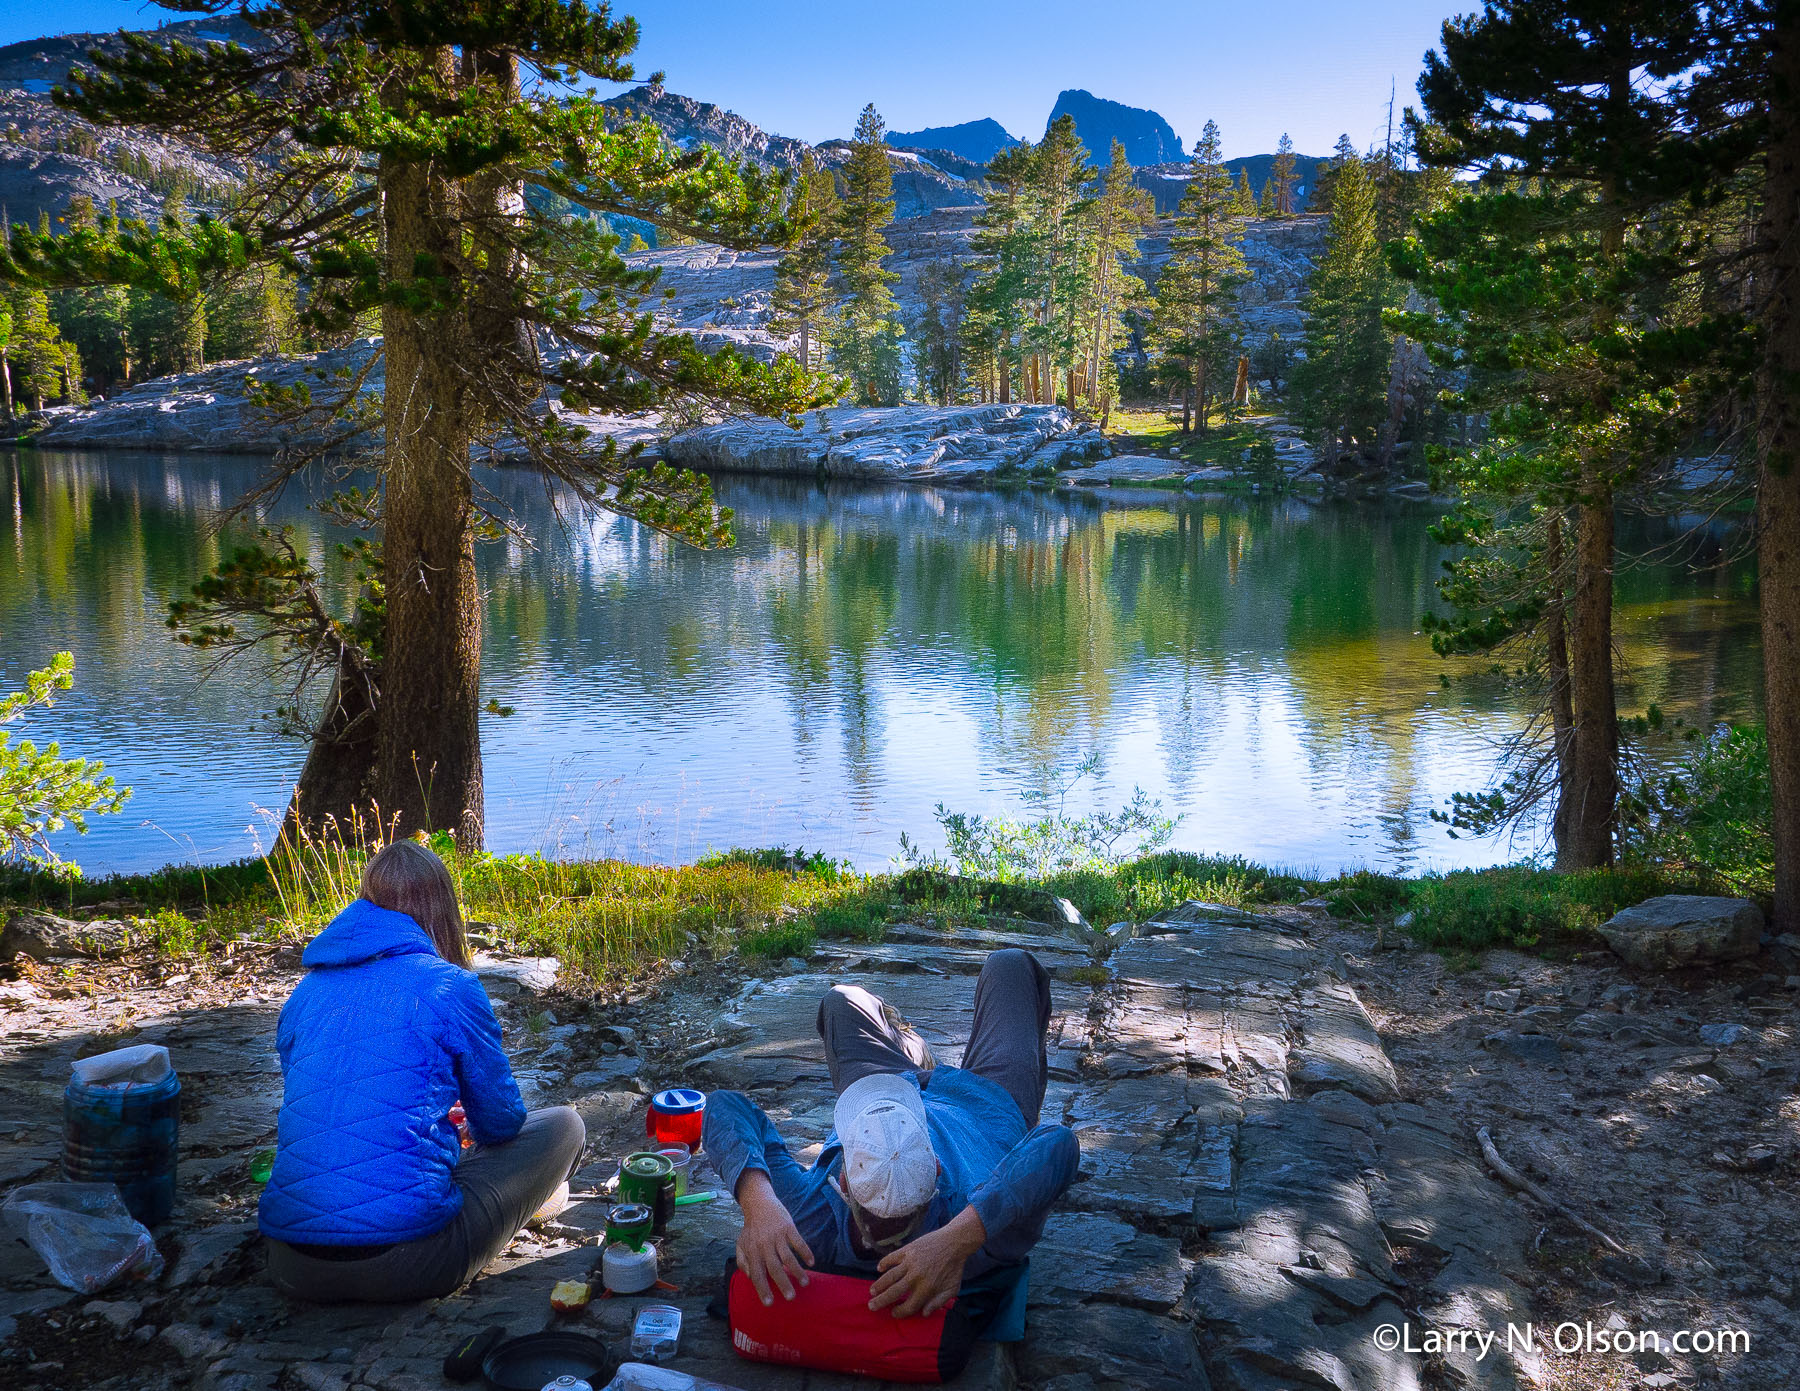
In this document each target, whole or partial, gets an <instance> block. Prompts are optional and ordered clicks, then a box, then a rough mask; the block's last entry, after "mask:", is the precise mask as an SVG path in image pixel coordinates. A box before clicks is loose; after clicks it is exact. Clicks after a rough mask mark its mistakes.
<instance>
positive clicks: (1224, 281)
mask: <svg viewBox="0 0 1800 1391" xmlns="http://www.w3.org/2000/svg"><path fill="white" fill-rule="evenodd" d="M1220 157H1221V149H1220V142H1219V127H1218V125H1217V124H1216V123H1215V122H1213V121H1208V122H1207V123H1206V128H1205V129H1204V130H1203V131H1202V132H1201V135H1200V139H1199V141H1198V142H1197V143H1196V144H1195V146H1194V153H1193V157H1192V158H1191V159H1190V160H1189V161H1188V181H1187V188H1186V189H1185V190H1184V191H1183V193H1182V195H1181V202H1180V204H1179V205H1178V206H1177V207H1176V210H1175V227H1174V232H1173V234H1172V235H1171V236H1170V238H1169V262H1168V264H1167V265H1166V266H1164V267H1163V271H1162V274H1161V275H1160V276H1158V277H1157V281H1156V308H1155V318H1154V324H1153V330H1152V332H1153V339H1154V341H1155V343H1156V344H1157V346H1158V348H1159V349H1160V351H1161V353H1162V355H1163V357H1164V358H1165V359H1166V360H1168V361H1170V362H1172V363H1174V364H1176V365H1177V367H1178V370H1179V380H1180V382H1181V383H1182V404H1181V429H1182V433H1183V434H1189V433H1192V431H1193V429H1194V422H1195V416H1196V414H1197V415H1198V421H1199V425H1200V428H1202V429H1204V428H1205V427H1206V422H1207V416H1208V400H1209V397H1210V396H1211V393H1212V390H1213V386H1214V384H1215V382H1216V380H1217V378H1218V376H1219V372H1220V369H1221V367H1222V363H1223V359H1224V358H1225V356H1226V354H1227V353H1228V352H1229V351H1230V350H1231V347H1232V344H1233V343H1234V341H1235V339H1236V336H1237V330H1238V310H1237V292H1238V289H1239V287H1240V286H1242V285H1243V284H1244V282H1245V281H1246V280H1248V279H1249V272H1248V270H1247V268H1246V267H1245V264H1244V254H1243V252H1242V251H1240V250H1239V249H1238V242H1239V240H1240V239H1241V238H1242V236H1243V225H1242V223H1240V222H1239V221H1238V219H1237V217H1236V216H1235V215H1234V214H1233V212H1232V192H1231V176H1230V175H1229V174H1227V173H1226V172H1225V166H1224V165H1223V164H1222V163H1220Z"/></svg>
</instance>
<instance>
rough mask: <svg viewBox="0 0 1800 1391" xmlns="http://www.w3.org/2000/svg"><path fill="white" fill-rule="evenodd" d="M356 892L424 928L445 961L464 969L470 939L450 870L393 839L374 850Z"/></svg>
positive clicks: (409, 844) (414, 844) (416, 848)
mask: <svg viewBox="0 0 1800 1391" xmlns="http://www.w3.org/2000/svg"><path fill="white" fill-rule="evenodd" d="M361 893H362V896H363V897H364V898H366V899H368V900H369V902H370V903H373V904H374V905H375V906H376V907H377V908H386V909H389V910H391V911H392V912H395V913H404V914H406V916H407V917H409V918H411V919H412V920H413V921H414V922H416V923H417V924H418V925H419V926H420V927H422V928H424V929H425V934H426V936H428V937H430V938H431V944H432V945H433V946H434V947H436V948H437V950H438V955H439V956H441V957H443V958H444V960H446V961H448V962H451V963H452V964H454V965H457V966H467V965H468V964H469V939H468V937H467V935H465V933H464V931H463V919H462V910H461V909H460V908H458V907H457V906H456V886H455V885H454V884H452V883H451V882H450V871H449V870H447V869H445V868H444V862H443V861H442V860H440V859H439V858H438V857H437V856H436V855H434V854H432V853H431V851H429V850H428V849H426V848H425V847H424V846H423V845H420V844H419V842H418V841H416V840H397V841H395V842H394V843H393V844H392V845H389V846H386V847H385V848H383V849H382V850H379V851H377V852H376V854H375V856H374V858H373V859H371V860H370V861H369V863H368V864H367V865H365V866H364V867H363V873H362V887H361Z"/></svg>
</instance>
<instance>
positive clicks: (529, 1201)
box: [269, 1106, 587, 1304]
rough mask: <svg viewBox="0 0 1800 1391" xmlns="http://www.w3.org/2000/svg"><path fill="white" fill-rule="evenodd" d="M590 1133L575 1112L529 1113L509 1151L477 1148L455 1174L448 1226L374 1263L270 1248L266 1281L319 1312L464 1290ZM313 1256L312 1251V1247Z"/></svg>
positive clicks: (565, 1172)
mask: <svg viewBox="0 0 1800 1391" xmlns="http://www.w3.org/2000/svg"><path fill="white" fill-rule="evenodd" d="M586 1143H587V1127H586V1126H584V1125H583V1124H582V1123H581V1117H580V1116H579V1115H577V1114H576V1113H575V1108H574V1107H572V1106H549V1107H545V1108H544V1109H543V1110H541V1111H531V1112H528V1113H527V1114H526V1117H525V1125H524V1127H523V1128H522V1129H521V1130H520V1131H519V1133H518V1134H517V1135H515V1136H513V1138H512V1139H510V1140H508V1141H507V1142H506V1143H505V1144H504V1145H478V1146H476V1147H475V1148H474V1149H472V1150H468V1151H467V1152H465V1153H464V1155H463V1157H462V1162H461V1163H459V1164H458V1165H457V1166H456V1186H457V1187H458V1188H460V1189H461V1190H462V1195H463V1205H462V1211H461V1212H459V1213H457V1214H456V1216H455V1217H453V1218H451V1219H450V1223H449V1225H448V1226H445V1227H443V1228H441V1229H439V1230H438V1231H435V1232H433V1233H432V1234H431V1235H430V1236H422V1237H420V1238H419V1239H418V1240H417V1241H401V1242H397V1243H395V1244H394V1245H392V1246H389V1247H388V1248H386V1249H385V1250H383V1251H380V1252H378V1253H377V1254H375V1255H370V1256H364V1257H362V1258H360V1259H357V1260H333V1259H331V1258H329V1257H324V1256H317V1255H309V1254H308V1253H307V1252H304V1251H297V1250H295V1249H294V1248H293V1247H292V1246H289V1245H288V1244H287V1243H286V1242H285V1241H270V1242H269V1279H270V1280H271V1281H273V1282H274V1285H275V1287H276V1288H277V1289H278V1290H280V1291H281V1292H282V1293H283V1294H288V1295H292V1296H293V1297H294V1298H296V1299H308V1300H312V1301H314V1302H315V1303H320V1304H336V1303H345V1302H348V1303H359V1304H405V1303H410V1302H411V1301H413V1300H415V1299H441V1298H443V1296H445V1295H447V1294H451V1293H453V1292H454V1291H456V1290H459V1289H461V1288H462V1287H463V1286H464V1285H466V1284H468V1283H469V1281H471V1280H473V1279H474V1278H475V1277H476V1276H477V1275H479V1274H480V1273H481V1268H482V1267H483V1266H485V1265H486V1264H487V1263H488V1262H489V1261H491V1260H493V1259H494V1257H495V1256H497V1255H499V1254H500V1252H501V1250H502V1249H503V1248H504V1247H505V1246H506V1243H507V1242H509V1241H511V1240H512V1239H513V1237H514V1235H516V1234H517V1232H518V1230H519V1228H520V1227H523V1226H524V1225H525V1221H526V1219H527V1218H528V1217H530V1216H531V1214H532V1213H534V1212H536V1211H537V1210H538V1209H539V1208H540V1207H542V1206H543V1205H544V1202H545V1200H546V1199H548V1198H549V1197H550V1195H551V1194H552V1193H554V1192H556V1190H557V1187H558V1185H560V1184H561V1183H562V1182H563V1180H564V1179H566V1178H568V1177H569V1175H570V1174H571V1173H572V1172H573V1171H574V1169H575V1165H576V1163H577V1162H578V1161H579V1160H580V1158H581V1148H582V1146H583V1145H585V1144H586ZM314 1249H316V1248H314Z"/></svg>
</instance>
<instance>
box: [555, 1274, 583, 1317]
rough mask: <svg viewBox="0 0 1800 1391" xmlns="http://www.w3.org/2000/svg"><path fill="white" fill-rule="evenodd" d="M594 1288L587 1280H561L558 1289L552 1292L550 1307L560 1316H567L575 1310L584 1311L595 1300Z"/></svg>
mask: <svg viewBox="0 0 1800 1391" xmlns="http://www.w3.org/2000/svg"><path fill="white" fill-rule="evenodd" d="M593 1294H594V1287H593V1286H592V1285H590V1284H588V1283H587V1281H585V1280H561V1281H558V1282H557V1285H556V1288H555V1289H553V1290H551V1291H550V1307H551V1308H552V1309H554V1310H556V1312H557V1313H559V1314H566V1313H568V1312H570V1311H571V1310H573V1309H584V1308H586V1307H587V1302H588V1300H589V1299H591V1298H593Z"/></svg>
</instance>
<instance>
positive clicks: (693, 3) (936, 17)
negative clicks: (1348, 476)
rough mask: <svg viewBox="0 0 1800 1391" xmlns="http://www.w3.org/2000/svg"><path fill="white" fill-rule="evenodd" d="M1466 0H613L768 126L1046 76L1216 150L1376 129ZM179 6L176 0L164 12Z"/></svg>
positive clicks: (885, 108)
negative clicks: (1214, 137)
mask: <svg viewBox="0 0 1800 1391" xmlns="http://www.w3.org/2000/svg"><path fill="white" fill-rule="evenodd" d="M1477 8H1479V4H1478V0H1260V3H1258V2H1257V0H1185V2H1183V0H1117V3H1112V4H1107V3H1100V4H1095V3H1094V2H1093V0H1034V2H1033V3H1029V4H1025V3H1014V0H909V3H905V4H898V5H879V6H877V5H869V4H866V3H864V4H857V3H855V0H850V3H837V4H831V3H820V0H755V3H749V2H748V0H624V3H617V4H615V10H616V11H618V12H622V13H627V14H633V15H636V16H637V18H638V20H639V23H640V26H641V27H642V30H643V43H642V46H641V48H640V50H639V53H640V61H639V70H640V71H641V72H646V73H648V72H650V71H652V70H653V69H656V68H662V69H664V70H665V71H666V72H667V73H668V82H669V87H670V88H671V89H672V90H674V91H677V92H682V93H685V94H687V95H689V96H695V97H700V98H703V99H704V100H707V101H714V102H717V103H719V104H720V105H721V106H725V107H728V108H730V109H731V110H733V111H736V112H737V113H738V114H739V115H741V116H744V117H746V118H747V119H749V120H751V121H754V122H756V124H758V125H760V126H762V127H764V128H765V129H768V130H772V131H775V132H777V133H779V134H782V135H795V136H799V137H801V138H802V139H806V140H824V139H828V138H830V137H832V136H840V135H848V134H849V133H850V130H851V127H852V126H853V125H854V124H855V122H856V114H857V112H858V111H860V110H861V109H862V106H863V104H864V103H865V102H870V101H872V102H874V103H875V105H876V108H877V109H878V110H879V111H880V112H881V114H882V115H883V117H884V118H886V120H887V123H888V126H889V128H891V129H895V130H916V129H918V128H920V127H922V126H927V125H954V124H956V123H957V122H959V121H970V120H976V119H979V118H980V117H983V116H992V117H993V118H994V119H995V120H997V121H999V122H1000V123H1001V124H1002V125H1004V126H1005V127H1006V128H1007V129H1008V130H1010V131H1012V133H1013V134H1014V135H1020V136H1027V137H1031V138H1036V137H1037V136H1038V135H1040V134H1042V133H1043V127H1044V118H1045V117H1046V116H1048V115H1049V113H1050V107H1051V104H1052V103H1053V102H1054V101H1055V100H1056V94H1057V93H1058V92H1059V91H1061V90H1062V89H1063V88H1065V87H1085V88H1087V89H1088V90H1089V91H1091V92H1093V93H1094V94H1095V95H1096V96H1101V97H1109V98H1111V99H1112V100H1114V101H1122V102H1125V103H1127V104H1128V105H1131V106H1147V107H1150V108H1152V109H1154V110H1156V111H1159V112H1161V113H1162V114H1163V116H1164V117H1166V118H1167V119H1168V121H1169V123H1170V124H1171V125H1172V126H1174V127H1175V133H1176V134H1177V135H1179V136H1180V137H1181V138H1182V140H1183V142H1184V143H1185V144H1186V145H1188V146H1191V145H1192V143H1193V139H1194V137H1195V136H1196V135H1198V134H1199V131H1200V127H1201V126H1202V125H1203V124H1205V122H1206V120H1207V119H1208V118H1209V117H1210V118H1212V119H1213V120H1216V121H1218V123H1219V127H1220V129H1221V131H1222V132H1223V135H1224V140H1225V152H1226V154H1227V155H1228V156H1235V155H1248V154H1257V153H1261V152H1263V151H1267V150H1270V149H1273V148H1274V146H1275V141H1276V140H1277V138H1279V136H1280V135H1281V133H1282V132H1283V131H1284V130H1285V131H1288V132H1290V133H1291V134H1292V136H1293V138H1294V143H1295V145H1296V146H1297V147H1299V149H1300V150H1302V151H1303V152H1305V153H1308V154H1326V153H1329V151H1330V149H1331V146H1332V143H1333V142H1334V141H1335V140H1336V139H1337V137H1338V134H1339V132H1340V131H1347V132H1348V133H1349V134H1350V136H1351V138H1352V139H1353V140H1354V141H1355V142H1356V143H1357V144H1359V145H1366V144H1368V143H1369V142H1370V141H1372V140H1374V139H1375V138H1377V137H1378V136H1379V134H1380V131H1381V128H1382V125H1383V123H1384V122H1385V119H1386V113H1387V100H1388V90H1389V84H1390V82H1393V83H1395V84H1396V85H1397V87H1398V91H1399V98H1400V104H1401V105H1404V104H1405V103H1406V102H1407V101H1408V100H1411V99H1413V92H1412V87H1413V83H1414V81H1415V79H1416V78H1417V76H1418V72H1419V62H1420V58H1421V56H1422V55H1423V54H1424V52H1425V50H1426V49H1427V48H1430V47H1432V46H1433V45H1434V44H1435V42H1436V40H1437V34H1438V27H1439V25H1440V24H1441V23H1442V22H1443V21H1444V19H1445V18H1447V17H1448V16H1450V15H1452V14H1455V13H1459V12H1464V11H1469V10H1474V9H1477ZM166 14H168V12H167V11H163V10H160V9H158V8H157V7H156V6H154V5H147V4H141V3H139V2H138V0H62V2H61V3H58V4H56V5H54V6H41V7H40V6H32V5H27V4H24V3H19V2H18V0H9V3H4V4H0V43H12V42H15V41H16V40H19V39H23V38H32V37H35V36H37V35H40V34H44V33H52V32H54V33H68V32H75V31H79V30H82V29H114V28H118V27H120V26H121V25H123V26H126V27H133V28H136V27H148V26H150V25H154V23H155V22H156V19H157V18H158V17H160V16H164V15H166ZM171 17H176V18H179V17H180V16H171Z"/></svg>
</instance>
